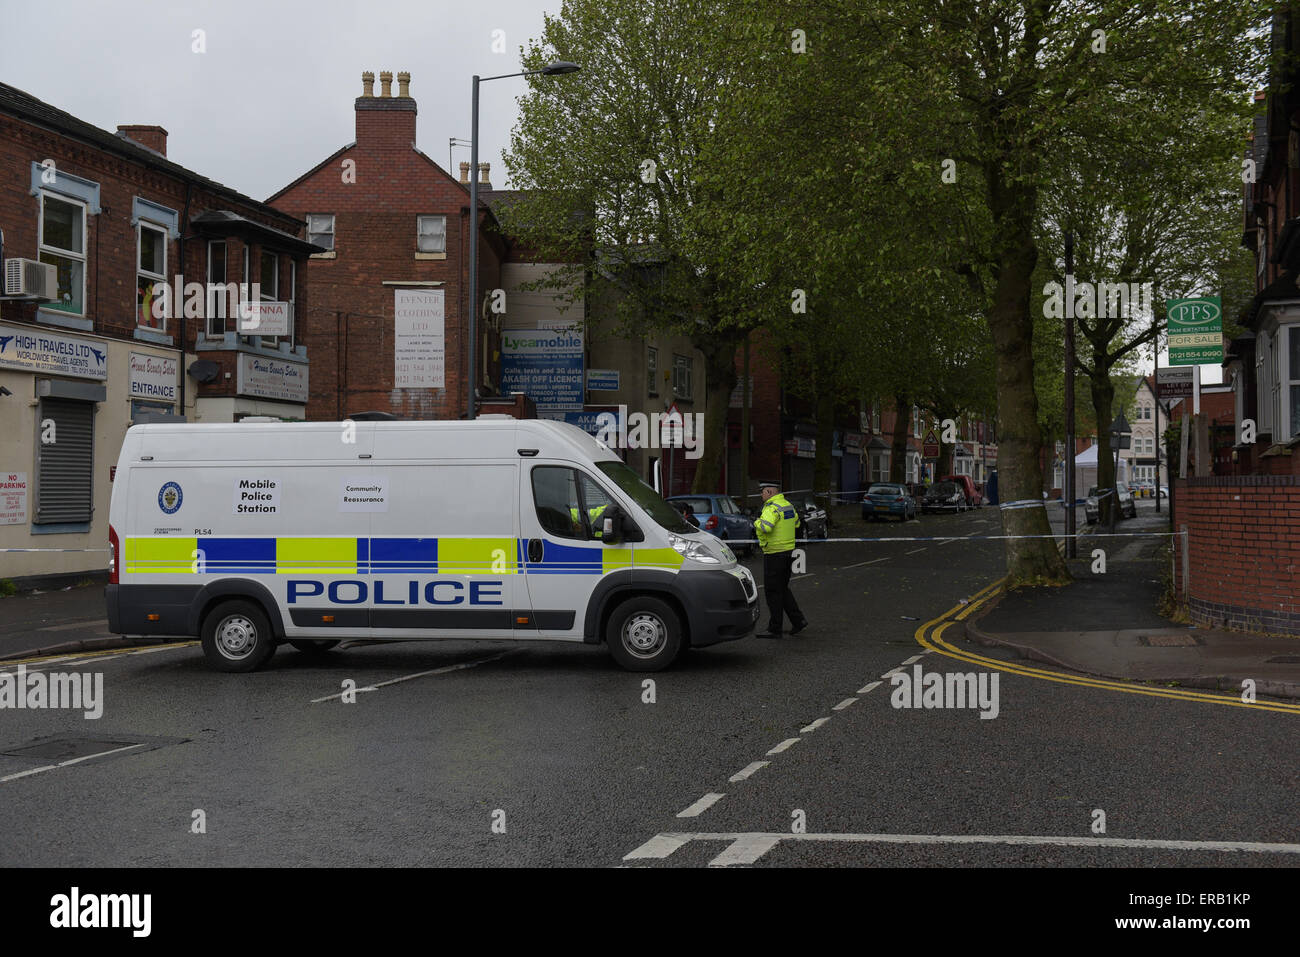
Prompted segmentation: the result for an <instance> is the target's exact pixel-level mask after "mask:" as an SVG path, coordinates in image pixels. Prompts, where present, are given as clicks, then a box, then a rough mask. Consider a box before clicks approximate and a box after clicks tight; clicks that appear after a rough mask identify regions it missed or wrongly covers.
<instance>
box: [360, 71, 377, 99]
mask: <svg viewBox="0 0 1300 957" xmlns="http://www.w3.org/2000/svg"><path fill="white" fill-rule="evenodd" d="M361 95H362V96H374V95H375V74H374V73H372V72H371V71H370V70H367V71H366V72H365V73H362V74H361Z"/></svg>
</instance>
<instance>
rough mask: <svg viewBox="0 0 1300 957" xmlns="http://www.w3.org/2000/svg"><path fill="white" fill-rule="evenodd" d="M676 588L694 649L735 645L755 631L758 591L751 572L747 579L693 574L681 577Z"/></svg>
mask: <svg viewBox="0 0 1300 957" xmlns="http://www.w3.org/2000/svg"><path fill="white" fill-rule="evenodd" d="M740 567H741V568H742V569H744V566H740ZM746 580H748V586H746V584H745V581H746ZM676 584H677V591H678V597H679V598H680V599H681V603H682V608H683V610H684V611H685V612H686V619H687V627H688V628H689V629H690V635H691V645H692V646H693V647H695V648H703V647H705V646H707V645H716V644H718V643H719V642H723V641H734V640H736V639H737V638H744V637H745V636H746V635H748V634H751V633H752V632H753V631H754V627H755V625H756V624H757V622H758V610H759V609H758V587H757V585H755V584H754V578H753V576H752V575H750V574H749V572H748V570H744V577H743V578H742V577H739V576H737V575H733V574H732V573H731V572H729V571H721V570H718V571H691V572H689V573H686V574H679V575H678V576H677V582H676Z"/></svg>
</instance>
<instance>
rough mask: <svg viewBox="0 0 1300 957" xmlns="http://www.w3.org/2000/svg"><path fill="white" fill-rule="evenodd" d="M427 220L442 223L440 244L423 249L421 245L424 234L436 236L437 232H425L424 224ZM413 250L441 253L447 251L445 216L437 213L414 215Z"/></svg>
mask: <svg viewBox="0 0 1300 957" xmlns="http://www.w3.org/2000/svg"><path fill="white" fill-rule="evenodd" d="M429 220H439V221H441V223H442V245H441V247H440V248H438V249H425V248H424V246H423V242H424V238H425V237H426V236H436V235H437V233H429V232H425V230H424V224H425V222H426V221H429ZM415 251H416V252H417V253H426V254H429V253H442V254H444V255H445V254H446V252H447V217H446V216H444V215H442V214H439V213H427V214H421V215H419V216H416V217H415Z"/></svg>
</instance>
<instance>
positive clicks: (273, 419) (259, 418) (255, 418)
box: [239, 415, 282, 422]
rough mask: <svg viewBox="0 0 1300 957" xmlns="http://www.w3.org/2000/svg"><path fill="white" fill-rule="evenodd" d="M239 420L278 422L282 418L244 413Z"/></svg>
mask: <svg viewBox="0 0 1300 957" xmlns="http://www.w3.org/2000/svg"><path fill="white" fill-rule="evenodd" d="M239 421H240V422H280V421H282V420H280V419H278V418H276V417H275V416H273V415H246V416H244V417H243V418H242V419H240V420H239Z"/></svg>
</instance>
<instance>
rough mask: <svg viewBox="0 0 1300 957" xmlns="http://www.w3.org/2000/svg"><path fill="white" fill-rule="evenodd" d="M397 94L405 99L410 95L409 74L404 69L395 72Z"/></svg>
mask: <svg viewBox="0 0 1300 957" xmlns="http://www.w3.org/2000/svg"><path fill="white" fill-rule="evenodd" d="M397 95H398V96H400V97H403V98H405V99H410V96H411V74H409V73H407V72H406V71H405V70H403V71H402V72H401V73H399V74H397Z"/></svg>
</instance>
